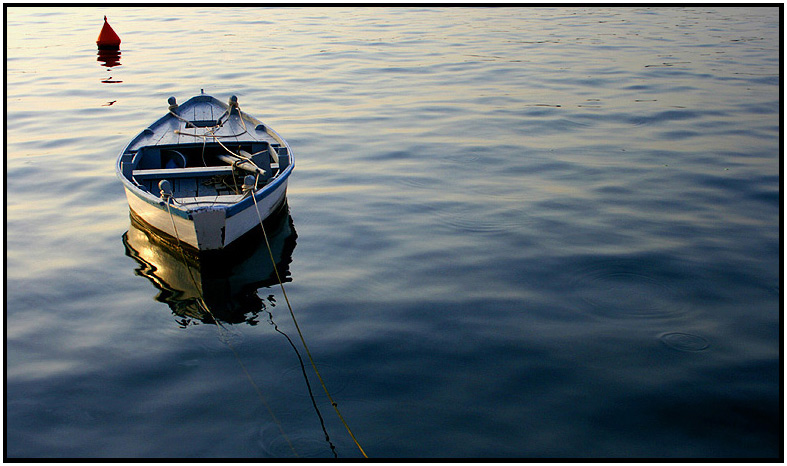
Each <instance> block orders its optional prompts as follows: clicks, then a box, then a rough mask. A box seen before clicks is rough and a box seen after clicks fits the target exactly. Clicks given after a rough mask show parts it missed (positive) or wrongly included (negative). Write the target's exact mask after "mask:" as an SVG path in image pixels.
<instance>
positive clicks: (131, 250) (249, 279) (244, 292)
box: [123, 203, 298, 327]
mask: <svg viewBox="0 0 787 466" xmlns="http://www.w3.org/2000/svg"><path fill="white" fill-rule="evenodd" d="M265 232H266V233H267V236H268V242H269V243H270V247H271V253H273V258H274V260H275V261H276V268H277V269H278V272H279V276H280V277H281V279H282V281H284V282H288V281H291V279H290V277H289V265H290V263H291V262H292V253H293V250H294V249H295V243H296V238H297V236H298V235H297V233H296V232H295V226H294V225H293V223H292V217H291V216H290V214H289V209H288V207H287V204H286V203H285V204H284V205H283V207H282V209H281V210H280V212H278V213H276V214H273V215H272V216H271V217H270V218H268V219H266V221H265ZM239 241H240V243H238V244H237V245H233V246H235V247H233V248H232V249H228V250H223V251H220V252H219V251H211V252H198V251H197V250H196V249H194V248H192V247H190V246H188V245H186V244H185V243H181V244H180V245H179V244H178V241H177V239H175V238H172V237H170V236H168V235H166V234H163V233H160V232H157V231H155V230H154V229H152V228H151V227H150V226H149V225H146V224H145V223H144V222H142V221H141V220H139V218H137V217H136V216H135V215H134V214H133V212H132V213H131V226H130V228H129V230H128V232H126V233H125V234H124V235H123V244H124V245H125V246H126V255H127V256H129V257H131V258H133V259H134V260H135V261H137V263H138V264H139V267H138V268H137V269H136V271H135V272H136V274H137V275H139V276H142V277H145V278H147V279H148V280H150V281H151V283H153V285H154V286H155V287H156V288H158V290H159V293H158V295H156V297H155V299H156V300H157V301H160V302H163V303H166V304H167V305H168V306H169V308H170V309H171V310H172V313H173V314H174V315H175V316H176V318H177V319H178V323H180V325H181V326H183V327H185V326H188V325H190V324H196V323H199V322H202V323H206V324H214V323H216V322H215V321H214V317H215V319H216V320H218V321H219V322H224V323H229V324H239V323H244V322H245V323H247V324H250V325H256V324H257V323H258V320H257V317H258V313H259V312H260V311H264V310H265V309H266V308H267V306H266V301H270V302H272V299H273V298H272V296H269V297H268V298H267V300H263V299H262V298H260V297H259V296H257V290H258V289H260V288H263V287H272V286H275V285H278V284H279V282H278V279H277V277H276V273H275V271H274V269H273V264H272V262H271V257H270V256H271V254H270V253H269V252H268V248H267V247H266V245H265V239H264V237H263V234H262V230H261V229H260V228H259V227H257V228H256V229H254V230H252V231H251V232H249V233H248V235H246V236H245V237H244V238H241V240H239ZM203 303H204V306H203Z"/></svg>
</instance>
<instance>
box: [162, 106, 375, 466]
mask: <svg viewBox="0 0 787 466" xmlns="http://www.w3.org/2000/svg"><path fill="white" fill-rule="evenodd" d="M236 107H237V109H238V117H239V118H240V120H241V123H242V124H243V133H246V132H248V130H247V129H246V122H245V121H244V120H243V114H242V113H241V111H240V106H236ZM170 113H172V114H173V115H174V116H175V117H177V118H178V119H179V120H184V121H187V120H185V119H183V118H182V117H180V116H179V115H177V114H175V113H174V112H172V111H171V110H170ZM229 113H230V114H232V109H229ZM222 116H223V115H222ZM219 119H221V117H219ZM216 129H218V128H214V129H213V131H208V132H206V133H205V134H201V135H199V134H193V133H186V132H182V131H179V130H175V133H177V134H181V135H186V136H194V137H203V138H206V140H207V138H208V137H212V138H213V140H214V141H216V142H217V143H219V145H220V146H221V147H222V148H223V149H224V150H225V151H227V152H228V153H230V154H231V155H233V156H235V157H237V158H239V159H244V160H249V161H251V160H250V159H248V158H247V157H244V156H242V155H239V154H235V153H234V152H232V151H231V150H229V148H227V147H226V146H225V145H224V144H222V143H221V141H219V139H218V138H219V137H222V136H217V135H216V134H215V131H216ZM243 133H240V134H243ZM233 136H238V135H233ZM252 163H254V162H252ZM259 176H260V175H259V173H257V177H256V179H255V182H254V186H255V187H256V186H257V181H258V180H259ZM250 194H251V198H252V199H253V200H254V210H256V211H257V218H258V219H259V221H260V228H261V229H262V236H263V238H264V239H265V246H266V247H267V248H268V254H269V256H270V259H271V264H272V265H273V271H274V272H275V273H276V280H277V281H278V282H279V287H281V292H282V294H283V295H284V301H285V302H286V303H287V308H288V309H289V311H290V316H291V317H292V322H293V323H294V324H295V329H296V330H297V331H298V336H299V337H300V339H301V343H302V344H303V348H304V349H305V350H306V355H307V356H308V357H309V362H310V363H311V365H312V368H313V369H314V373H315V374H317V378H318V379H319V380H320V385H322V389H323V391H325V395H326V396H327V397H328V401H330V402H331V406H333V409H334V411H336V414H337V416H339V420H341V421H342V424H344V428H345V429H347V433H348V434H350V437H351V438H352V439H353V442H355V445H356V446H357V447H358V450H360V452H361V454H362V455H363V457H364V458H367V459H368V458H369V457H368V456H366V452H365V451H363V447H361V444H360V443H358V439H356V438H355V435H354V434H353V432H352V430H350V426H349V425H347V421H345V420H344V416H342V413H341V412H340V411H339V405H338V404H337V403H336V401H334V400H333V397H332V396H331V394H330V392H328V387H326V386H325V382H324V381H323V380H322V376H321V375H320V371H319V370H318V369H317V364H316V363H315V362H314V358H313V357H312V353H311V351H309V346H308V345H307V344H306V339H305V338H304V337H303V332H301V327H300V326H299V325H298V320H297V319H296V318H295V313H294V312H293V310H292V305H291V304H290V299H289V298H288V297H287V290H285V289H284V283H283V282H282V279H281V276H280V275H279V269H278V268H276V259H274V257H273V251H272V250H271V245H270V243H269V242H268V234H267V233H266V232H265V226H264V225H263V222H262V216H261V215H260V210H259V207H258V206H257V198H256V197H255V195H254V189H253V188H252V190H251V193H250ZM167 211H168V212H169V200H168V201H167ZM169 216H170V220H172V228H173V229H174V230H175V236H176V238H177V234H178V231H177V229H176V228H175V220H174V218H173V217H172V212H169ZM177 240H178V246H180V238H177ZM182 253H183V251H182V248H181V254H182ZM192 279H193V278H192ZM203 305H205V303H204V302H203ZM205 309H206V310H207V311H208V313H210V315H211V318H213V321H214V322H216V325H219V322H218V320H216V318H215V317H213V314H212V313H211V312H210V309H208V308H207V306H205ZM230 349H232V347H230ZM233 352H235V351H234V349H233ZM235 355H236V357H237V353H236V354H235ZM238 362H240V359H238ZM241 367H242V368H243V370H244V371H245V372H246V376H247V377H248V378H249V380H250V381H251V383H252V385H253V386H254V388H255V390H256V391H257V394H258V395H259V396H260V400H262V402H263V404H265V406H266V408H268V412H270V414H271V416H273V412H271V410H270V407H268V405H267V403H265V401H264V399H263V398H262V394H261V392H260V391H259V389H258V388H257V386H256V384H255V383H254V381H253V380H252V379H251V376H250V375H249V373H248V371H246V368H245V366H243V364H242V363H241ZM273 419H274V420H275V421H276V422H277V424H279V430H281V432H282V435H284V438H285V439H286V440H287V443H289V444H290V448H292V451H293V453H295V456H298V454H297V452H295V448H293V446H292V443H290V440H289V439H288V438H287V435H286V434H284V431H283V430H282V428H281V424H280V423H279V422H278V419H276V417H275V416H273Z"/></svg>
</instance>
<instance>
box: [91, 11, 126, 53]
mask: <svg viewBox="0 0 787 466" xmlns="http://www.w3.org/2000/svg"><path fill="white" fill-rule="evenodd" d="M96 44H97V45H98V48H99V49H101V50H117V49H119V48H120V37H118V35H117V34H115V31H114V30H113V29H112V26H110V25H109V23H108V22H107V17H106V16H104V27H102V28H101V32H100V33H99V34H98V39H97V40H96Z"/></svg>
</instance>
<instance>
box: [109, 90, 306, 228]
mask: <svg viewBox="0 0 787 466" xmlns="http://www.w3.org/2000/svg"><path fill="white" fill-rule="evenodd" d="M199 102H208V103H210V104H217V105H219V106H220V107H222V108H224V109H225V111H226V109H228V108H229V105H227V104H225V103H224V102H222V101H220V100H218V99H216V98H215V97H213V96H211V95H207V94H201V95H196V96H194V97H191V98H190V99H188V100H186V101H185V102H184V103H183V104H181V105H180V106H179V107H186V106H189V105H192V106H193V105H195V104H197V103H199ZM239 116H240V118H242V119H246V120H247V121H250V122H252V123H254V124H255V125H263V127H264V131H265V132H266V133H267V134H269V135H270V136H271V137H273V139H274V140H276V141H277V142H278V143H279V144H281V146H283V147H285V148H286V150H287V154H288V156H289V159H290V160H289V163H288V164H287V167H285V168H284V170H282V171H281V172H280V173H278V174H277V175H276V176H274V177H273V178H272V181H271V182H270V183H268V184H266V185H265V186H263V187H261V188H260V189H258V190H257V191H255V192H254V199H255V200H257V201H261V200H262V199H265V198H266V197H268V196H269V195H271V194H273V193H274V192H275V191H276V190H277V189H278V188H279V187H280V186H281V185H282V184H283V183H285V182H286V181H287V179H288V178H289V176H290V174H291V173H292V170H293V168H294V167H295V160H294V157H293V153H292V149H291V147H290V145H289V143H288V142H287V141H286V140H284V138H282V137H281V136H280V135H279V133H278V132H276V130H274V129H273V128H271V127H270V126H268V125H266V124H264V123H263V122H261V121H260V120H258V119H257V118H255V117H253V116H252V115H250V114H248V113H245V112H243V111H239ZM172 120H177V118H176V117H175V116H173V115H171V114H170V113H167V114H165V115H163V116H162V117H161V118H159V119H158V120H156V121H155V122H154V123H152V124H151V125H149V126H148V127H146V128H145V129H143V130H142V131H140V132H139V133H138V134H137V135H135V136H134V137H133V138H132V139H131V141H129V143H128V144H126V146H124V147H123V149H122V150H121V151H120V153H119V154H118V157H117V161H116V164H115V173H116V175H117V176H118V178H120V180H121V182H122V183H123V185H124V187H125V188H126V190H127V192H130V193H133V194H134V195H135V196H136V197H137V198H139V199H140V200H143V201H145V202H146V203H148V204H151V205H152V206H154V207H157V208H162V209H163V208H164V206H166V205H167V203H166V202H165V201H164V200H162V199H161V197H157V196H155V195H154V194H153V193H151V192H148V191H145V190H143V189H140V188H139V186H137V185H136V184H135V183H133V182H132V181H131V180H130V179H129V178H128V177H126V176H125V175H123V172H122V169H121V163H122V158H123V155H124V154H129V153H136V152H138V151H140V150H143V149H145V148H148V147H157V146H167V145H172V146H178V145H180V144H157V143H154V144H148V145H144V146H140V147H139V148H137V149H135V150H133V151H131V150H130V147H132V145H133V144H134V143H135V142H137V141H138V140H139V139H140V138H141V137H142V136H143V135H145V133H146V132H153V133H154V134H155V131H154V129H153V128H155V127H156V126H162V125H164V124H165V123H166V122H168V121H172ZM236 142H238V143H255V142H259V140H256V139H238V141H236ZM273 150H275V149H273ZM209 198H210V197H209V196H207V197H206V199H209ZM252 204H253V201H252V199H251V196H246V197H244V198H243V199H241V200H240V201H238V202H234V203H226V202H216V203H214V204H212V205H211V206H205V205H200V206H197V207H195V208H188V207H182V206H178V205H177V203H171V204H170V208H169V211H170V212H171V213H172V214H173V215H177V216H179V217H181V218H184V219H187V220H191V219H192V217H191V213H192V212H198V211H204V210H224V212H225V218H230V217H232V216H234V215H236V214H238V213H240V212H243V211H245V210H247V209H248V208H249V207H251V205H252Z"/></svg>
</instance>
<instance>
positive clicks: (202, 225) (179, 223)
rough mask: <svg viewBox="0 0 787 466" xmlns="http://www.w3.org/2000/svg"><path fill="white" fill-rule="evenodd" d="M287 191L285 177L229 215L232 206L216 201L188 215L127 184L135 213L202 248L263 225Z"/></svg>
mask: <svg viewBox="0 0 787 466" xmlns="http://www.w3.org/2000/svg"><path fill="white" fill-rule="evenodd" d="M286 194H287V181H286V180H284V182H282V183H281V184H280V185H279V186H278V187H277V188H276V189H275V190H273V191H272V192H271V193H270V194H269V195H267V196H265V197H263V198H262V199H257V202H256V205H255V203H254V202H252V203H251V205H250V206H249V207H247V208H245V209H241V210H240V211H238V212H236V213H234V215H231V216H229V217H228V216H227V214H228V212H229V209H228V207H229V206H226V205H214V206H212V207H205V208H201V209H199V210H193V211H190V212H189V213H188V217H190V218H184V217H183V216H180V215H177V210H176V208H175V207H174V206H172V205H170V206H169V208H167V205H166V203H164V202H163V201H162V202H161V204H163V205H161V204H156V205H154V204H151V203H150V202H149V201H146V200H145V199H143V198H142V197H140V196H139V194H138V192H137V191H136V190H132V189H129V188H128V187H126V199H127V200H128V205H129V208H130V209H131V210H132V211H133V212H134V214H135V215H136V216H137V217H138V218H140V219H141V220H143V221H144V222H145V223H147V224H148V225H150V226H152V227H153V228H155V229H156V230H159V231H161V232H163V233H166V234H167V235H169V236H172V237H173V238H176V239H177V240H179V241H180V242H182V243H185V244H188V245H189V246H192V247H194V248H195V249H197V250H200V251H211V250H218V249H224V248H226V247H227V246H229V245H230V244H231V243H232V242H233V241H235V240H236V239H238V238H240V237H241V236H243V235H244V234H245V233H247V232H248V231H250V230H252V229H254V228H256V227H258V226H259V225H260V219H263V220H264V219H266V218H268V217H269V216H270V215H271V214H272V213H273V212H275V211H276V210H277V209H278V208H279V207H281V205H282V203H283V202H284V200H285V198H286Z"/></svg>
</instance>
